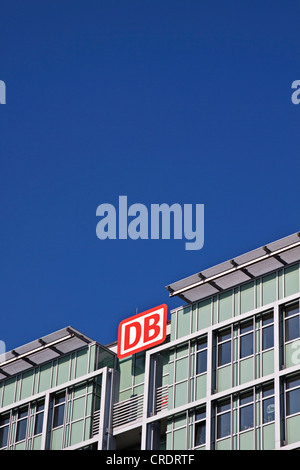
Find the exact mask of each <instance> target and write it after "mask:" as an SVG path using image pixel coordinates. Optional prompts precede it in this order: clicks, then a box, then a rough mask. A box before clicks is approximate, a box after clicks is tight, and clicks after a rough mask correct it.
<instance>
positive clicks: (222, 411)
mask: <svg viewBox="0 0 300 470" xmlns="http://www.w3.org/2000/svg"><path fill="white" fill-rule="evenodd" d="M230 434H231V401H230V398H229V399H226V400H223V401H221V402H219V403H218V405H217V439H220V438H222V437H226V436H229V435H230Z"/></svg>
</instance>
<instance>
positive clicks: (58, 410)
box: [53, 404, 65, 428]
mask: <svg viewBox="0 0 300 470" xmlns="http://www.w3.org/2000/svg"><path fill="white" fill-rule="evenodd" d="M64 414H65V404H62V405H59V406H56V407H55V408H54V418H53V427H54V428H57V427H58V426H62V425H63V423H64Z"/></svg>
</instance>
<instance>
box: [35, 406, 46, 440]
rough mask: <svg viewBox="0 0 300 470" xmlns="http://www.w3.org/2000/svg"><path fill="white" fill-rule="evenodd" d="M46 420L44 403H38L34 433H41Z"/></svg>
mask: <svg viewBox="0 0 300 470" xmlns="http://www.w3.org/2000/svg"><path fill="white" fill-rule="evenodd" d="M43 421H44V403H43V402H41V403H38V404H37V406H36V415H35V423H34V435H37V434H41V433H42V431H43Z"/></svg>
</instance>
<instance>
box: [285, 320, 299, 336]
mask: <svg viewBox="0 0 300 470" xmlns="http://www.w3.org/2000/svg"><path fill="white" fill-rule="evenodd" d="M296 338H299V316H298V315H297V316H296V317H292V318H288V319H287V320H286V321H285V340H286V341H291V340H293V339H296Z"/></svg>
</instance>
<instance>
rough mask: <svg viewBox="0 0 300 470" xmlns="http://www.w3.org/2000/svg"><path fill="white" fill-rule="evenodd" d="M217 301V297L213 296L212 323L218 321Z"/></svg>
mask: <svg viewBox="0 0 300 470" xmlns="http://www.w3.org/2000/svg"><path fill="white" fill-rule="evenodd" d="M217 307H218V303H217V297H214V298H213V304H212V314H213V324H214V325H215V324H216V323H218V308H217Z"/></svg>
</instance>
